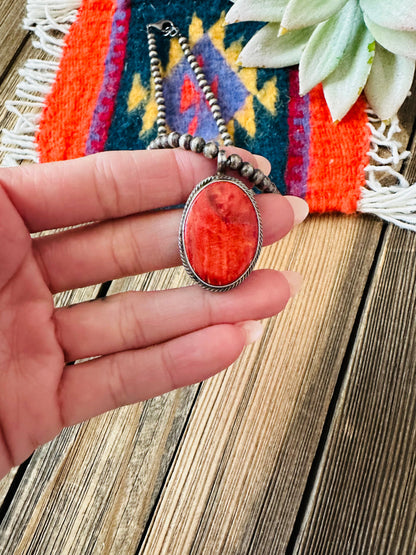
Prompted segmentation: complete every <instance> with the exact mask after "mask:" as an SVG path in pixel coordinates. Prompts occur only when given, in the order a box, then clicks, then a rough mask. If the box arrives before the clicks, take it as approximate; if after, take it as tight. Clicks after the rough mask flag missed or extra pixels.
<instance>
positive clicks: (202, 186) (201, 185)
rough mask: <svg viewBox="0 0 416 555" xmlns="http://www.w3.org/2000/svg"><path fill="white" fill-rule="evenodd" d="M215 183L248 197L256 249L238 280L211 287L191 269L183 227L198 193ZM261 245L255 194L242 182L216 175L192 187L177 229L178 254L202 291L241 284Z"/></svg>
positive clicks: (261, 237) (252, 265)
mask: <svg viewBox="0 0 416 555" xmlns="http://www.w3.org/2000/svg"><path fill="white" fill-rule="evenodd" d="M215 181H228V182H230V183H233V184H234V185H237V187H239V188H240V189H241V190H242V191H243V192H244V193H245V194H246V195H247V196H248V198H249V199H250V201H251V204H252V205H253V208H254V210H255V213H256V216H257V225H258V239H257V249H256V252H255V254H254V257H253V259H252V261H251V262H250V265H249V266H248V268H247V270H246V271H245V272H244V274H242V275H241V276H240V277H239V278H238V279H236V280H235V281H233V282H232V283H227V284H226V285H211V284H210V283H207V282H206V281H204V280H203V279H201V278H200V276H198V274H197V273H196V272H195V271H194V269H193V268H192V266H191V263H190V262H189V259H188V256H187V253H186V249H185V227H186V220H187V217H188V214H189V212H190V211H191V208H192V205H193V203H194V201H195V199H196V197H197V196H198V195H199V193H200V192H201V191H202V190H203V189H205V187H207V186H208V185H210V184H211V183H213V182H215ZM262 245H263V227H262V222H261V217H260V212H259V209H258V207H257V203H256V199H255V194H254V193H253V191H252V190H251V189H249V188H248V187H247V186H246V185H245V184H244V183H243V182H242V181H240V180H239V179H235V178H234V177H229V176H227V175H221V174H217V175H213V176H211V177H207V178H206V179H204V180H203V181H201V182H200V183H198V185H196V186H195V187H194V189H193V190H192V192H191V194H190V195H189V197H188V200H187V201H186V204H185V207H184V209H183V214H182V218H181V223H180V227H179V252H180V255H181V260H182V264H183V267H184V268H185V270H186V272H187V274H188V275H189V276H190V277H191V278H192V279H193V280H194V281H195V282H196V283H198V284H199V285H200V286H201V287H203V288H204V289H207V290H209V291H215V292H225V291H229V290H230V289H233V288H234V287H237V285H239V284H240V283H241V282H243V281H244V280H245V279H246V278H247V277H248V276H249V274H250V273H251V272H252V271H253V269H254V266H255V265H256V262H257V260H258V257H259V255H260V252H261V248H262Z"/></svg>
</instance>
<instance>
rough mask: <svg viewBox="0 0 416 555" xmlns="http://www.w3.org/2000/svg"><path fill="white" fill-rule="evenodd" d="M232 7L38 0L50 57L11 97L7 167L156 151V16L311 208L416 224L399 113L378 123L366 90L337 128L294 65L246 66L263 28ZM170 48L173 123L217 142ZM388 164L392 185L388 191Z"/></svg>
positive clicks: (30, 24) (246, 138) (167, 78)
mask: <svg viewBox="0 0 416 555" xmlns="http://www.w3.org/2000/svg"><path fill="white" fill-rule="evenodd" d="M230 6H231V3H230V2H227V1H225V0H222V1H219V0H211V1H210V2H209V3H206V2H202V1H196V0H176V1H171V0H152V1H149V2H143V1H142V0H140V1H139V0H137V1H135V0H131V1H129V0H83V1H81V0H72V1H71V0H67V1H63V2H60V3H57V2H53V1H51V0H43V1H42V0H37V1H35V0H29V1H28V9H27V18H26V20H25V22H24V25H25V27H26V28H27V29H31V30H32V31H33V32H34V34H35V46H37V47H38V48H40V49H42V50H43V51H44V52H46V53H47V54H48V55H49V60H48V61H44V60H41V59H40V58H41V56H40V57H39V59H38V60H29V62H28V63H27V64H26V66H25V68H24V69H23V71H22V75H23V81H22V83H21V84H20V86H19V88H18V90H17V98H16V99H14V100H12V101H11V102H10V103H9V105H8V107H9V109H11V110H13V111H14V112H15V113H17V114H18V116H19V117H18V121H17V124H16V126H15V128H14V129H10V130H5V131H4V133H3V137H2V146H1V148H2V150H3V151H5V152H6V155H5V157H4V161H3V164H4V165H16V164H18V163H20V162H21V161H22V160H26V159H30V160H33V161H36V162H49V161H57V160H65V159H69V158H77V157H80V156H85V155H88V154H92V153H96V152H100V151H103V150H122V149H144V148H146V146H147V145H148V144H149V142H150V141H151V140H152V139H153V138H154V137H155V135H156V116H157V112H156V103H155V100H154V96H153V90H152V83H151V79H150V70H149V62H148V53H147V38H146V24H147V23H149V22H154V21H158V20H160V19H163V18H167V19H170V20H172V21H174V22H175V24H177V25H178V26H179V27H180V29H181V31H182V33H183V34H185V35H187V36H188V37H189V41H190V43H191V46H192V49H193V52H194V54H195V55H196V56H197V58H198V60H199V62H200V64H201V65H203V67H204V71H205V73H206V76H207V78H208V81H209V82H210V84H211V87H212V89H213V90H214V92H215V93H216V95H217V97H218V100H219V103H220V106H221V109H222V113H223V117H224V119H225V120H226V122H227V126H228V130H229V132H230V134H231V136H232V137H233V139H234V142H235V144H236V145H237V146H241V147H244V148H247V149H249V150H250V151H252V152H254V153H259V154H263V155H264V156H266V157H267V158H269V160H270V161H271V163H272V168H273V169H272V175H271V177H272V179H273V180H274V181H275V182H276V184H277V185H278V187H279V189H280V191H281V192H282V193H287V194H293V195H298V196H301V197H303V198H305V199H306V200H307V202H308V204H309V207H310V210H311V212H329V211H338V212H343V213H348V214H350V213H353V212H356V211H360V212H369V213H373V214H376V215H378V216H380V217H382V218H384V219H386V220H388V221H391V222H394V223H396V224H397V225H400V226H402V227H406V228H409V229H416V217H415V213H416V187H415V185H410V184H409V183H407V182H406V181H405V180H404V179H403V177H402V176H401V175H400V174H399V173H397V171H396V168H397V167H398V166H399V165H400V163H401V162H402V161H403V160H404V159H405V158H406V157H407V156H408V154H409V153H408V152H406V151H403V149H402V148H401V145H400V142H399V141H398V140H397V139H396V137H395V136H396V134H397V133H398V132H399V131H400V127H399V124H398V120H397V119H395V120H393V121H392V122H391V124H390V125H389V126H386V125H385V124H384V123H381V122H379V121H378V120H377V118H375V117H374V115H372V114H371V113H369V111H368V109H367V106H366V103H365V99H364V98H363V97H361V98H360V99H359V100H358V102H357V103H356V104H355V106H354V107H353V108H352V109H351V111H350V112H349V114H348V115H347V116H346V117H345V118H344V120H342V121H341V122H340V123H338V124H334V123H332V121H331V118H330V116H329V112H328V109H327V107H326V104H325V101H324V98H323V94H322V90H321V88H320V87H319V86H318V87H317V88H315V89H313V90H312V91H311V93H309V94H308V95H306V96H304V97H300V96H299V94H298V73H297V69H296V68H289V69H282V70H266V69H255V68H242V67H240V66H239V65H238V63H237V58H238V56H239V53H240V52H241V50H242V47H243V45H244V44H245V42H246V41H247V40H248V38H249V37H250V36H251V35H252V34H253V31H254V30H255V29H256V28H258V25H257V24H253V26H252V27H251V28H250V27H249V26H247V24H244V25H240V24H234V25H228V26H227V25H226V24H225V21H224V16H225V12H226V10H227V9H229V7H230ZM160 54H161V58H162V64H163V72H164V93H165V98H166V107H167V122H168V125H169V127H170V129H171V130H175V131H179V132H180V133H185V132H189V133H191V134H197V135H201V136H203V137H204V138H205V139H207V140H209V139H217V138H218V137H217V135H218V130H217V128H216V125H215V121H214V119H213V117H212V114H211V112H210V111H209V109H208V106H207V103H206V101H205V99H204V97H203V94H202V92H201V90H200V89H199V88H198V85H197V82H196V79H195V77H194V75H193V73H192V71H191V69H190V67H189V66H188V64H187V62H186V60H185V59H184V58H183V57H182V51H181V49H180V47H179V44H178V42H177V40H176V39H174V40H172V41H170V42H169V41H167V40H166V39H164V42H163V41H161V43H160ZM28 107H29V108H30V110H28ZM28 112H29V113H28ZM381 149H382V150H381ZM386 172H387V173H389V174H390V175H391V176H392V177H393V183H392V184H390V185H389V186H384V187H383V186H382V184H381V182H380V175H382V174H383V173H384V174H385V173H386Z"/></svg>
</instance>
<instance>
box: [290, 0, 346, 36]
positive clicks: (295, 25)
mask: <svg viewBox="0 0 416 555" xmlns="http://www.w3.org/2000/svg"><path fill="white" fill-rule="evenodd" d="M346 2H347V0H309V2H308V4H307V6H306V5H305V0H289V3H288V5H287V8H286V10H285V13H284V15H283V18H282V23H281V25H282V27H283V28H284V29H285V30H286V29H287V30H292V29H303V28H304V27H309V26H311V25H316V24H317V23H321V22H322V21H325V20H327V19H329V18H330V17H332V16H333V15H334V14H336V13H337V12H338V11H339V10H340V9H341V8H342V7H343V6H344V4H345V3H346Z"/></svg>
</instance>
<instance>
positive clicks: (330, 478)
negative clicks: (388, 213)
mask: <svg viewBox="0 0 416 555" xmlns="http://www.w3.org/2000/svg"><path fill="white" fill-rule="evenodd" d="M412 151H413V152H414V151H415V145H413V149H412ZM406 176H407V178H408V180H409V181H410V182H414V181H416V159H415V158H413V159H412V160H411V163H410V166H409V168H408V171H407V172H406ZM415 253H416V235H415V234H414V233H412V232H407V231H403V230H399V229H397V228H394V227H390V228H389V229H388V232H387V235H386V237H385V240H384V243H383V248H382V250H381V253H380V258H379V264H378V266H377V270H376V273H375V276H374V279H373V282H372V285H371V289H370V292H369V296H368V302H367V305H366V309H365V312H364V314H363V318H362V321H361V324H360V327H359V329H358V336H357V342H356V345H355V349H354V353H353V356H352V358H351V362H350V365H349V367H348V371H347V375H346V378H345V381H344V385H343V389H342V392H341V396H340V400H339V403H338V405H337V409H336V414H335V418H334V421H333V425H332V427H331V430H330V434H329V436H328V440H327V442H326V445H325V451H324V455H323V458H322V461H321V464H320V466H319V469H318V472H317V477H316V480H315V485H314V489H313V492H312V496H311V499H310V502H309V505H308V507H307V511H306V514H305V518H304V521H303V524H302V531H301V534H300V536H299V538H298V541H297V544H296V552H297V553H305V554H306V553H325V552H326V549H327V546H328V545H329V542H331V545H336V546H337V553H340V554H342V553H397V554H404V553H409V554H410V553H416V427H415V421H416V343H415V337H416V289H415V283H416V265H415Z"/></svg>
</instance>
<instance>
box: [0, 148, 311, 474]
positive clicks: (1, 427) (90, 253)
mask: <svg viewBox="0 0 416 555" xmlns="http://www.w3.org/2000/svg"><path fill="white" fill-rule="evenodd" d="M245 158H246V159H249V161H252V162H253V163H254V164H256V160H255V159H253V158H251V159H250V158H249V155H247V154H246V153H245ZM257 162H258V160H257ZM260 163H262V162H261V161H260ZM263 164H264V162H263ZM214 172H215V168H214V167H213V165H212V162H210V161H208V160H205V159H202V158H201V157H200V156H198V155H194V154H192V153H187V152H182V151H162V152H160V151H157V152H134V153H133V152H122V153H105V154H101V155H96V156H91V157H87V158H84V159H81V160H74V161H68V162H62V163H55V164H45V165H39V166H24V167H21V168H13V169H2V170H1V171H0V261H1V265H0V477H1V476H3V475H4V474H6V473H7V472H8V470H9V469H10V467H11V466H14V465H16V464H19V463H20V462H22V461H23V460H24V459H25V458H26V457H27V456H29V455H30V453H31V452H32V451H33V450H34V449H35V448H36V447H38V446H39V445H41V444H43V443H45V442H47V441H49V440H50V439H52V438H53V437H54V436H55V435H56V434H57V433H59V431H60V430H61V429H62V428H63V427H64V426H68V425H71V424H74V423H76V422H80V421H82V420H85V419H87V418H90V417H92V416H95V415H96V414H99V413H101V412H104V411H107V410H111V409H113V408H116V407H118V406H121V405H123V404H128V403H134V402H137V401H140V400H143V399H146V398H150V397H153V396H155V395H158V394H161V393H164V392H166V391H169V390H171V389H174V388H176V387H181V386H184V385H187V384H190V383H195V382H197V381H200V380H202V379H205V378H207V377H208V376H211V375H213V374H214V373H216V372H218V371H219V370H221V369H223V368H225V367H226V366H228V365H229V364H230V363H231V362H233V361H234V360H235V359H236V358H237V357H238V355H239V354H240V352H241V350H242V349H243V347H244V345H245V344H247V343H248V342H249V341H250V340H251V337H250V335H251V333H250V331H253V330H255V324H254V323H252V321H255V320H259V319H261V318H265V317H268V316H271V315H274V314H276V313H278V312H279V311H280V310H282V309H283V308H284V306H285V304H286V303H287V301H288V299H289V297H290V294H291V289H292V293H293V290H294V289H295V288H296V287H295V286H296V283H297V281H298V276H297V275H294V274H290V273H288V272H275V271H271V270H267V271H266V270H263V271H257V272H253V274H252V275H251V276H250V277H249V278H248V279H247V280H246V282H245V283H244V284H242V285H241V286H240V287H238V288H237V289H235V290H233V291H230V292H228V293H224V294H221V295H218V294H212V293H209V292H206V291H203V290H202V289H200V288H199V287H197V286H191V287H184V288H181V289H176V290H169V291H158V292H130V293H124V294H120V295H114V296H110V297H108V298H106V299H105V300H104V301H103V300H97V301H94V302H92V303H81V304H79V305H75V306H72V307H66V308H61V309H55V307H54V303H53V294H54V293H56V292H59V291H64V290H67V289H73V288H76V287H83V286H86V285H90V284H95V283H101V282H104V281H107V280H110V279H114V278H119V277H123V276H126V275H133V274H137V273H142V272H147V271H152V270H156V269H160V268H164V267H170V266H175V265H178V264H179V253H178V248H177V238H176V237H177V230H178V227H179V221H180V210H169V211H166V210H165V211H160V210H156V209H158V208H162V207H165V206H172V205H173V206H174V205H177V204H180V203H182V202H183V201H184V200H185V199H186V197H187V195H188V194H189V192H190V191H191V189H192V188H193V186H194V185H195V184H196V183H197V182H198V181H200V180H201V179H203V178H204V177H206V176H208V175H211V174H213V173H214ZM300 203H302V201H300V200H299V199H293V198H290V197H286V198H284V197H280V196H278V195H267V198H260V199H259V207H260V211H261V212H262V217H263V223H264V230H265V243H271V242H273V241H275V240H277V239H279V238H280V237H282V236H283V235H284V234H285V233H287V232H288V231H289V230H290V228H291V227H292V226H293V224H294V221H295V217H294V212H295V214H296V212H297V213H298V214H299V213H302V210H303V213H304V215H306V209H305V208H304V207H302V206H301V204H300ZM298 220H299V217H298ZM91 222H92V223H91ZM79 224H84V225H81V226H80V225H79ZM68 226H76V227H74V228H73V229H70V230H66V231H62V232H59V233H53V234H49V235H46V236H43V237H35V238H33V237H32V236H31V235H30V234H31V233H35V232H38V231H43V230H49V229H57V228H63V227H68ZM87 357H94V358H92V359H91V360H89V361H87V362H83V363H80V364H76V365H69V366H68V362H71V361H75V360H78V359H84V358H87Z"/></svg>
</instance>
